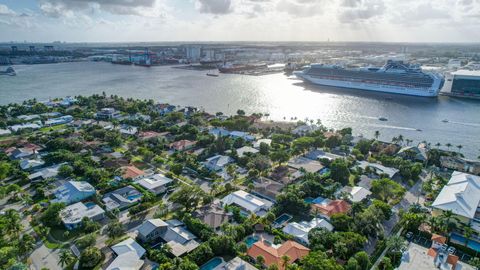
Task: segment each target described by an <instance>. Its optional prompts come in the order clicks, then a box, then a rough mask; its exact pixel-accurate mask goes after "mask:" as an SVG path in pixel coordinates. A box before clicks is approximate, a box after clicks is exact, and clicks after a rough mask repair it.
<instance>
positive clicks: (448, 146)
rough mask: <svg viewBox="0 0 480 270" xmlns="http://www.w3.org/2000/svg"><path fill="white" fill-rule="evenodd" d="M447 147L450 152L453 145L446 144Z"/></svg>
mask: <svg viewBox="0 0 480 270" xmlns="http://www.w3.org/2000/svg"><path fill="white" fill-rule="evenodd" d="M445 146H446V147H447V149H448V151H450V147H452V144H451V143H446V144H445Z"/></svg>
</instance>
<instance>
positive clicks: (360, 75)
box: [294, 60, 445, 97]
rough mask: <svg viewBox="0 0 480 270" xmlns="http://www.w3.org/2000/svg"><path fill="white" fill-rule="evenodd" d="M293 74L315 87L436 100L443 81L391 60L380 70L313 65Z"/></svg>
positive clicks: (429, 73)
mask: <svg viewBox="0 0 480 270" xmlns="http://www.w3.org/2000/svg"><path fill="white" fill-rule="evenodd" d="M294 74H295V75H296V76H297V77H298V78H300V79H302V80H304V81H307V82H310V83H313V84H318V85H326V86H333V87H341V88H349V89H358V90H365V91H374V92H385V93H392V94H403V95H410V96H422V97H436V96H437V95H438V93H439V91H440V89H441V88H442V87H443V84H444V81H445V80H444V77H443V76H442V75H440V74H437V73H433V72H424V71H422V70H421V68H420V66H419V65H411V64H408V63H404V62H403V61H394V60H388V61H387V63H386V64H385V65H384V66H383V67H380V68H378V67H365V68H354V69H353V68H352V69H347V68H343V67H340V66H336V65H324V64H312V65H310V66H309V67H307V68H306V69H304V70H303V71H296V72H294Z"/></svg>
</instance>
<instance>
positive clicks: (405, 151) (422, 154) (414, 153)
mask: <svg viewBox="0 0 480 270" xmlns="http://www.w3.org/2000/svg"><path fill="white" fill-rule="evenodd" d="M397 156H399V157H402V158H404V159H409V160H412V161H420V162H425V161H427V159H428V157H427V149H426V148H424V147H417V146H406V147H403V148H402V149H400V151H398V153H397Z"/></svg>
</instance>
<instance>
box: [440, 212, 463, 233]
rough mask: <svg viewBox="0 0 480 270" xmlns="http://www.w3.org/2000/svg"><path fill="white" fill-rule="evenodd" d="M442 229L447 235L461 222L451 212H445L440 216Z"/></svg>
mask: <svg viewBox="0 0 480 270" xmlns="http://www.w3.org/2000/svg"><path fill="white" fill-rule="evenodd" d="M440 221H441V229H442V231H443V232H445V233H446V234H447V235H448V234H449V233H450V232H451V231H453V229H455V228H456V227H457V224H458V222H459V220H458V218H457V217H456V216H455V215H454V214H453V212H452V211H451V210H448V211H444V212H443V213H442V215H440Z"/></svg>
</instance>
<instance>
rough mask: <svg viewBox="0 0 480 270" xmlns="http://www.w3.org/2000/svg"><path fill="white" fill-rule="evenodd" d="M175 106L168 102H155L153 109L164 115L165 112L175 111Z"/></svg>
mask: <svg viewBox="0 0 480 270" xmlns="http://www.w3.org/2000/svg"><path fill="white" fill-rule="evenodd" d="M175 109H176V107H175V106H173V105H170V104H156V105H155V111H156V112H158V113H159V114H160V115H165V114H167V113H171V112H173V111H175Z"/></svg>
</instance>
